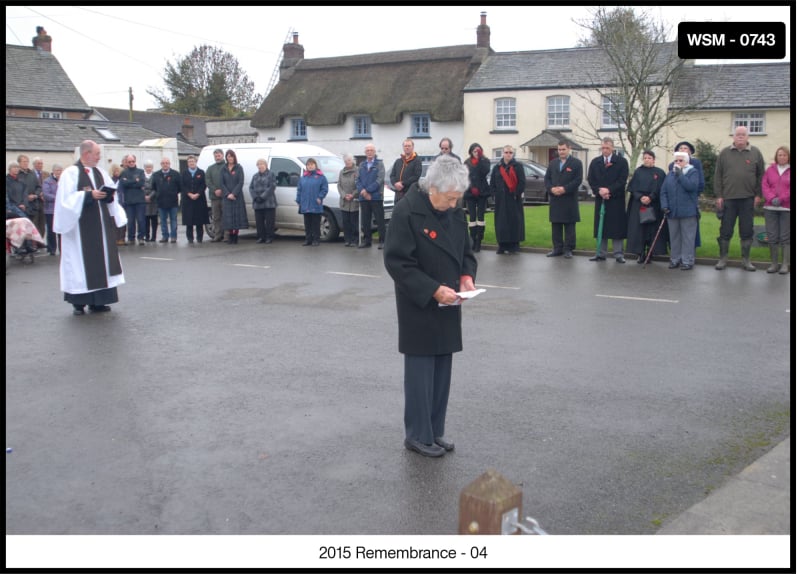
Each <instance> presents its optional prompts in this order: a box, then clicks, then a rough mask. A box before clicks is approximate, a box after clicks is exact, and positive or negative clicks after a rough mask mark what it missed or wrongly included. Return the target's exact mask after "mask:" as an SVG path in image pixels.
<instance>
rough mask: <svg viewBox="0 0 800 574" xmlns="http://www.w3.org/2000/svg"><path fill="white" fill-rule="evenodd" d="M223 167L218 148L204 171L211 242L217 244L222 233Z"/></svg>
mask: <svg viewBox="0 0 800 574" xmlns="http://www.w3.org/2000/svg"><path fill="white" fill-rule="evenodd" d="M224 167H225V160H224V155H223V152H222V150H221V149H220V148H217V149H215V150H214V164H213V165H210V166H208V169H207V170H206V186H207V187H208V198H209V199H210V200H211V223H212V224H213V226H214V237H212V238H211V241H212V242H214V243H218V242H220V241H222V240H223V238H224V234H223V231H222V170H223V168H224Z"/></svg>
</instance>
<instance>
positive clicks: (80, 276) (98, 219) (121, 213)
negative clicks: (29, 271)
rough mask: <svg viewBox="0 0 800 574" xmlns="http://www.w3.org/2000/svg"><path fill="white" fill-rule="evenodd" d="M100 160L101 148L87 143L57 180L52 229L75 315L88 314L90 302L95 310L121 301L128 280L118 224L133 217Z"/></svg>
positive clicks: (67, 296)
mask: <svg viewBox="0 0 800 574" xmlns="http://www.w3.org/2000/svg"><path fill="white" fill-rule="evenodd" d="M99 161H100V146H99V145H97V144H96V143H95V142H93V141H91V140H86V141H84V142H82V143H81V145H80V160H78V162H77V163H76V164H75V165H71V166H69V167H68V168H66V169H65V170H64V171H63V173H62V174H61V179H60V180H59V182H58V192H57V195H56V207H55V214H54V216H53V230H54V231H55V232H56V233H60V234H61V269H60V271H61V290H62V291H63V292H64V300H65V301H67V302H68V303H72V306H73V313H74V314H75V315H83V314H84V313H85V311H84V307H85V306H86V305H88V306H89V310H90V311H92V312H94V313H101V312H104V311H110V310H111V307H109V305H110V304H111V303H116V302H117V301H118V300H119V299H118V297H117V285H122V284H123V283H125V277H124V276H123V274H122V264H121V263H120V260H119V252H118V251H117V240H116V238H117V233H116V229H115V228H116V227H123V226H125V224H127V222H128V218H127V217H126V216H125V210H124V209H123V208H122V206H120V204H119V202H118V201H117V200H116V197H115V196H116V194H115V193H114V192H113V190H115V189H116V187H117V185H116V184H115V183H114V181H113V180H112V179H111V176H109V175H108V173H106V171H105V170H103V169H101V168H100V167H98V166H97V164H98V162H99ZM104 188H105V190H106V191H103V189H104Z"/></svg>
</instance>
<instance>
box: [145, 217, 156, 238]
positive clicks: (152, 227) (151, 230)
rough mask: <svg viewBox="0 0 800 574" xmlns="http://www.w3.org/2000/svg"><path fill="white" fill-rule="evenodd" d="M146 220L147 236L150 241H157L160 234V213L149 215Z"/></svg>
mask: <svg viewBox="0 0 800 574" xmlns="http://www.w3.org/2000/svg"><path fill="white" fill-rule="evenodd" d="M145 220H146V223H145V226H144V231H145V237H147V238H149V239H150V241H155V240H156V237H157V236H158V215H148V216H146V217H145Z"/></svg>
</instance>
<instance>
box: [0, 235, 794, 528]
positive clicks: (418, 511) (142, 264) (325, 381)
mask: <svg viewBox="0 0 800 574" xmlns="http://www.w3.org/2000/svg"><path fill="white" fill-rule="evenodd" d="M181 231H182V230H181ZM122 249H123V250H124V251H123V266H124V270H125V276H126V280H127V284H126V285H124V286H122V287H120V289H119V295H120V302H119V303H118V304H116V305H114V306H113V310H112V312H110V313H105V314H98V315H87V316H84V317H73V316H72V314H71V308H70V306H69V305H67V304H66V303H65V302H64V301H63V300H62V296H61V294H60V292H59V289H58V265H57V258H53V257H49V258H48V257H38V258H37V262H36V263H35V264H34V265H28V266H22V265H19V264H12V267H11V269H10V270H9V271H10V272H9V274H8V275H7V276H6V313H7V318H6V338H7V343H6V355H7V356H6V380H7V382H6V443H7V446H10V447H13V449H14V451H13V453H12V454H7V455H6V531H7V533H8V534H155V533H167V534H454V533H456V532H457V521H458V498H459V493H460V491H461V490H462V489H463V488H464V487H465V486H466V485H467V484H469V483H470V482H472V481H473V480H474V479H475V478H476V477H478V476H479V475H480V474H481V473H483V472H484V471H486V470H487V469H489V468H494V469H496V470H498V471H499V472H500V473H502V474H503V475H504V476H505V477H506V478H508V479H509V480H511V481H512V482H513V483H515V484H517V485H518V486H519V487H520V488H521V489H522V491H523V511H524V513H525V514H528V515H531V516H534V517H535V518H536V519H537V520H538V521H539V523H540V524H541V525H542V527H543V528H545V529H546V530H547V531H548V532H550V533H553V534H650V533H653V532H655V531H656V530H657V529H658V527H659V524H660V523H661V522H662V521H664V520H666V519H668V518H669V517H671V516H674V515H675V514H677V513H679V512H681V511H683V510H685V509H687V508H689V507H690V506H692V505H693V504H694V503H695V502H697V501H699V500H701V499H703V498H704V497H705V496H706V495H707V494H708V493H709V492H710V491H712V490H713V489H714V488H716V487H717V486H718V485H720V484H721V483H722V482H723V481H724V480H725V478H726V477H728V476H729V475H731V474H733V473H735V472H737V471H738V470H741V469H742V468H744V467H745V466H747V465H748V464H749V463H750V462H752V461H753V460H755V459H756V458H757V457H758V456H759V455H760V454H763V453H764V452H766V451H767V450H768V449H769V448H770V446H772V445H774V444H777V443H778V442H779V441H780V440H781V439H783V438H785V437H786V436H788V434H789V424H790V422H789V411H790V396H789V384H790V381H789V370H790V359H789V356H790V341H789V331H790V323H791V313H790V312H789V305H790V303H789V300H790V279H789V277H787V276H777V275H767V274H766V273H764V272H763V271H759V272H757V273H747V272H745V271H743V270H741V269H738V268H735V267H733V268H729V269H727V270H725V271H723V272H718V271H715V270H714V269H713V267H704V266H698V267H696V268H695V269H694V270H693V271H690V272H685V271H680V270H668V269H667V268H666V264H664V263H657V264H654V265H650V266H648V268H647V269H642V268H641V267H640V266H638V265H636V264H635V263H634V262H633V261H629V262H628V263H627V264H625V265H620V264H617V263H615V262H614V261H613V260H608V261H606V262H602V263H592V262H589V261H588V260H587V259H586V258H585V257H575V258H573V259H572V260H565V259H562V258H554V259H548V258H546V257H544V256H543V255H541V254H533V253H523V254H520V255H516V256H510V255H503V256H499V255H496V254H495V253H494V252H493V251H492V250H490V249H487V250H484V251H483V252H481V253H480V254H478V257H479V267H478V278H477V282H476V283H477V284H478V286H479V287H485V288H486V289H487V292H486V293H484V294H483V295H481V296H480V297H478V298H477V299H474V300H471V301H469V302H467V303H466V304H465V307H464V325H463V326H464V348H465V350H464V352H462V353H459V354H457V355H456V356H455V360H454V373H453V385H452V392H451V400H450V407H449V410H448V421H447V435H448V436H449V437H450V438H451V439H452V440H454V441H455V443H456V450H455V451H454V452H453V453H450V454H448V455H446V456H445V457H444V458H443V459H436V460H433V459H426V458H423V457H420V456H419V455H416V454H414V453H411V452H409V451H406V450H405V449H404V448H403V426H402V406H403V393H402V364H403V362H402V356H401V355H400V354H399V353H398V352H397V342H396V339H397V327H396V317H395V306H394V294H393V285H392V282H391V280H390V279H389V277H388V275H387V274H386V272H385V270H384V268H383V264H382V252H381V251H379V250H377V249H376V248H375V247H373V248H372V249H360V250H357V249H353V248H345V247H344V246H343V244H342V243H335V244H323V245H322V246H320V247H316V248H311V247H301V246H300V239H299V238H297V237H282V238H280V239H278V240H277V241H276V242H275V243H273V244H272V245H268V246H264V245H257V244H256V243H255V241H254V238H253V237H252V236H249V237H247V236H245V235H243V238H242V239H241V242H240V244H239V245H238V246H228V245H225V244H209V243H204V244H203V245H194V246H189V245H187V244H186V243H185V240H184V239H183V237H181V238H180V239H179V243H178V244H176V245H169V244H168V245H152V244H150V245H147V246H143V247H138V246H131V247H125V248H122Z"/></svg>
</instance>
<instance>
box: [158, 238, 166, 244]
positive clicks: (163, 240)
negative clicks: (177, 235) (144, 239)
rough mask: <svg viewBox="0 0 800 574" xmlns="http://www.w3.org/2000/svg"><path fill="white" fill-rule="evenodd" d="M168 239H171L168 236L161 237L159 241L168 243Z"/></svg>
mask: <svg viewBox="0 0 800 574" xmlns="http://www.w3.org/2000/svg"><path fill="white" fill-rule="evenodd" d="M167 241H169V239H167V238H166V237H162V238H161V239H159V240H158V242H159V243H166V242H167Z"/></svg>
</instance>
